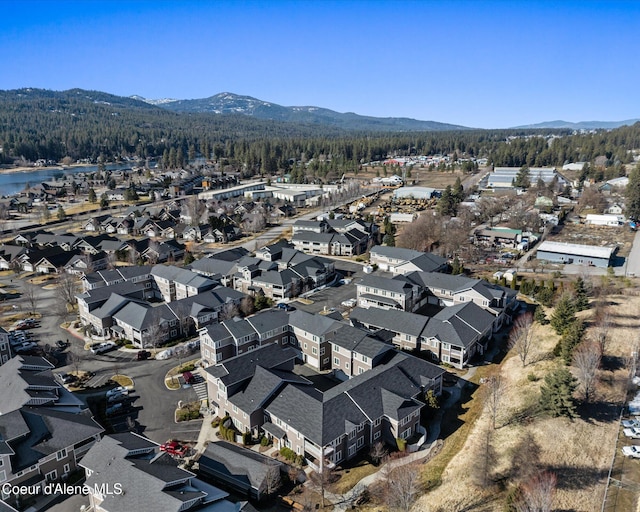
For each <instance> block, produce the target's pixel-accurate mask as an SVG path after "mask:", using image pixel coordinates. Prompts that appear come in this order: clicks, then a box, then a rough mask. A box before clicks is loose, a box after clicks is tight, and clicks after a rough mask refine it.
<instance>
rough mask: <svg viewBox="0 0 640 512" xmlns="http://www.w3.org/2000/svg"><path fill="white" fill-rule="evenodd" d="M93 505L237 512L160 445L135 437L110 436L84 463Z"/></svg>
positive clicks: (105, 509)
mask: <svg viewBox="0 0 640 512" xmlns="http://www.w3.org/2000/svg"><path fill="white" fill-rule="evenodd" d="M81 466H82V467H83V468H84V469H85V472H86V475H87V479H86V485H87V487H88V489H89V503H90V506H91V509H92V510H95V511H97V512H116V511H135V510H138V511H143V510H154V511H166V512H185V511H189V510H206V511H207V512H234V511H238V510H242V505H241V504H238V505H236V504H233V503H231V502H230V501H228V500H227V499H226V498H227V496H228V494H227V493H226V492H224V491H221V490H220V489H218V488H217V487H214V486H212V485H210V484H207V483H205V482H203V481H202V480H200V479H198V478H196V475H195V474H194V473H192V472H191V471H187V470H186V469H182V468H181V467H179V463H178V461H176V460H174V459H173V458H172V457H171V455H169V454H168V453H164V452H159V453H158V445H157V444H155V443H153V442H152V441H150V440H149V439H146V438H144V437H141V436H138V435H136V434H133V433H130V432H128V433H124V434H111V435H107V436H105V437H104V438H102V440H100V441H99V442H97V443H95V444H94V445H93V446H92V447H91V449H90V450H89V451H88V453H87V454H86V455H85V456H84V458H83V459H82V463H81Z"/></svg>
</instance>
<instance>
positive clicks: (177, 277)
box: [150, 265, 216, 302]
mask: <svg viewBox="0 0 640 512" xmlns="http://www.w3.org/2000/svg"><path fill="white" fill-rule="evenodd" d="M150 274H151V277H152V278H153V279H154V281H155V283H156V286H157V288H158V290H159V292H160V294H161V295H162V299H163V300H164V301H165V302H171V301H173V300H179V299H184V298H186V297H193V296H194V295H198V294H200V293H203V292H205V291H207V290H210V289H212V288H213V287H214V286H216V281H214V280H212V279H209V278H208V277H205V276H202V275H200V274H196V273H195V272H191V271H190V270H187V269H184V268H179V267H174V266H171V265H154V267H153V268H152V269H151V272H150Z"/></svg>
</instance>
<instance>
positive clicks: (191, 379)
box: [182, 372, 196, 384]
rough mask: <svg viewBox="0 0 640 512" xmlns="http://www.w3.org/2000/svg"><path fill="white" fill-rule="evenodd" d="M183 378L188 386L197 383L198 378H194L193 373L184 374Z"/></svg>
mask: <svg viewBox="0 0 640 512" xmlns="http://www.w3.org/2000/svg"><path fill="white" fill-rule="evenodd" d="M182 378H183V379H184V381H185V382H186V383H187V384H193V383H194V382H195V381H196V378H195V377H194V376H193V373H191V372H184V373H183V374H182Z"/></svg>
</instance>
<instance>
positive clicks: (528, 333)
mask: <svg viewBox="0 0 640 512" xmlns="http://www.w3.org/2000/svg"><path fill="white" fill-rule="evenodd" d="M535 331H536V328H535V324H534V321H533V315H532V314H531V313H524V314H522V315H520V316H519V317H518V318H516V320H515V322H514V323H513V328H512V329H511V333H510V334H509V347H510V348H513V349H515V351H516V352H517V354H518V357H519V358H520V361H522V366H523V367H525V366H527V358H528V357H529V353H530V352H531V347H532V346H533V340H534V339H535Z"/></svg>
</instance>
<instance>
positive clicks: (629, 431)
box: [622, 427, 640, 439]
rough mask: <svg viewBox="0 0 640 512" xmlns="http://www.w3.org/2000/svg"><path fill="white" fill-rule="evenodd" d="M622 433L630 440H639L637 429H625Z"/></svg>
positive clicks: (638, 429) (639, 429) (639, 430)
mask: <svg viewBox="0 0 640 512" xmlns="http://www.w3.org/2000/svg"><path fill="white" fill-rule="evenodd" d="M622 433H623V434H624V435H625V436H627V437H630V438H632V439H640V428H638V427H632V428H625V429H624V430H623V431H622Z"/></svg>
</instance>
